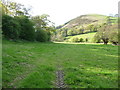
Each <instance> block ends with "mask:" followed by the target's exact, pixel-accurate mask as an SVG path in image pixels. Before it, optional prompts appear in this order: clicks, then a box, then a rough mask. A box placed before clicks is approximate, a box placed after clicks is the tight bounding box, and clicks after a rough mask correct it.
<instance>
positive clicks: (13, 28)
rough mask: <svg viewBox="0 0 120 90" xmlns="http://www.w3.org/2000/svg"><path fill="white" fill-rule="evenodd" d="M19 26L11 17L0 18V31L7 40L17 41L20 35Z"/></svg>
mask: <svg viewBox="0 0 120 90" xmlns="http://www.w3.org/2000/svg"><path fill="white" fill-rule="evenodd" d="M20 28H21V27H20V25H19V23H18V22H17V21H16V20H15V19H14V18H13V17H11V16H8V15H3V17H2V31H3V35H4V37H5V38H7V39H18V38H19V35H20Z"/></svg>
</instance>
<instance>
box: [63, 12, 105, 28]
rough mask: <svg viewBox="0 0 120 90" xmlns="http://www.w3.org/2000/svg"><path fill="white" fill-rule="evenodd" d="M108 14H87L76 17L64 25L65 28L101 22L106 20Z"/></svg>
mask: <svg viewBox="0 0 120 90" xmlns="http://www.w3.org/2000/svg"><path fill="white" fill-rule="evenodd" d="M106 18H107V16H105V15H99V14H87V15H81V16H79V17H76V18H74V19H72V20H70V21H68V22H67V23H65V24H64V25H63V27H64V28H72V27H75V26H81V25H82V26H86V25H88V24H98V23H99V24H101V23H105V22H106Z"/></svg>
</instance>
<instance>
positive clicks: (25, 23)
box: [15, 16, 35, 41]
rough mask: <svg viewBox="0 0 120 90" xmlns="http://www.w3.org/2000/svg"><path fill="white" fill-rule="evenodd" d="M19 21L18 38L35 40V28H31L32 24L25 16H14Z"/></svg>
mask: <svg viewBox="0 0 120 90" xmlns="http://www.w3.org/2000/svg"><path fill="white" fill-rule="evenodd" d="M15 19H16V20H17V21H18V22H19V24H20V26H21V29H20V39H24V40H28V41H34V40H35V29H34V28H33V26H34V24H33V23H32V22H31V21H30V20H29V19H28V17H27V16H20V17H15Z"/></svg>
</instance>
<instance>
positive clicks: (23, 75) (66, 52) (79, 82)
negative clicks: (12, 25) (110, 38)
mask: <svg viewBox="0 0 120 90" xmlns="http://www.w3.org/2000/svg"><path fill="white" fill-rule="evenodd" d="M2 59H3V61H2V62H3V67H2V68H3V70H2V73H3V74H2V77H3V78H2V80H3V81H2V82H3V83H2V84H3V88H54V87H56V85H55V83H56V74H55V72H56V71H57V70H58V66H61V67H62V68H61V69H62V70H63V71H64V75H65V76H64V83H65V84H66V85H67V87H69V88H117V87H118V71H117V69H118V46H112V45H101V44H72V43H70V44H67V43H38V42H12V41H6V40H3V58H2Z"/></svg>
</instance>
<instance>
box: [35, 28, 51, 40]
mask: <svg viewBox="0 0 120 90" xmlns="http://www.w3.org/2000/svg"><path fill="white" fill-rule="evenodd" d="M48 38H49V37H48V34H47V32H45V31H44V30H38V31H37V32H36V40H37V41H39V42H46V41H48Z"/></svg>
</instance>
